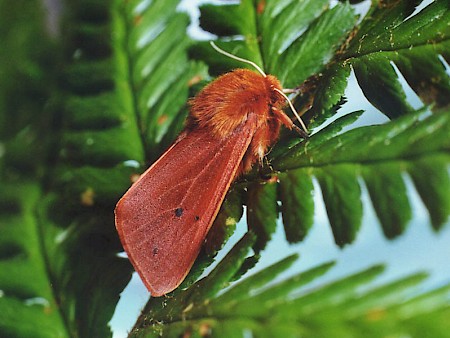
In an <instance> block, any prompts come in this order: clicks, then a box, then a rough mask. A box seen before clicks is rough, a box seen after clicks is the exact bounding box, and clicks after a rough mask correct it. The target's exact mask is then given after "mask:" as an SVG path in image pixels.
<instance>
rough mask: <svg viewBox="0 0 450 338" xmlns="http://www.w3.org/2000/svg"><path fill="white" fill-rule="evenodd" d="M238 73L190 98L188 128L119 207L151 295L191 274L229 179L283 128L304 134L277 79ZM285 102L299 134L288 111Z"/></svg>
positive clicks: (121, 228) (257, 158)
mask: <svg viewBox="0 0 450 338" xmlns="http://www.w3.org/2000/svg"><path fill="white" fill-rule="evenodd" d="M211 45H212V47H213V48H214V49H216V50H217V51H218V52H219V53H222V54H224V55H226V56H228V57H231V58H233V59H236V60H239V61H242V62H245V63H248V64H250V65H252V66H253V67H254V68H255V69H256V71H253V70H249V69H236V70H233V71H231V72H229V73H226V74H224V75H222V76H220V77H218V78H217V79H216V80H214V81H213V82H211V83H210V84H208V85H207V86H206V87H205V88H204V89H203V90H201V91H200V92H199V93H198V95H197V96H196V97H194V98H193V99H191V100H190V102H189V104H190V114H189V116H188V118H187V121H186V124H185V128H184V130H183V131H182V132H181V134H180V135H179V136H178V138H177V139H176V140H175V142H174V143H173V144H172V145H171V146H170V147H169V149H167V150H166V151H165V152H164V154H163V155H162V156H161V157H160V158H159V159H158V160H157V161H156V162H155V163H153V164H152V165H151V166H150V168H148V169H147V170H146V171H145V172H144V173H143V174H142V175H141V176H140V178H139V179H138V180H137V181H136V182H135V183H134V184H133V185H132V186H131V188H130V189H129V190H128V191H127V192H126V193H125V194H124V196H123V197H122V198H121V199H120V201H119V202H118V203H117V206H116V209H115V221H116V228H117V231H118V233H119V237H120V240H121V242H122V245H123V247H124V249H125V251H126V253H127V254H128V257H129V259H130V261H131V263H132V264H133V266H134V268H135V269H136V271H137V272H138V274H139V275H140V277H141V278H142V280H143V282H144V284H145V285H146V287H147V288H148V289H149V291H150V292H151V295H152V296H154V297H158V296H162V295H164V294H166V293H168V292H170V291H172V290H174V289H175V288H176V287H178V286H179V285H180V284H181V282H182V281H183V280H184V278H185V277H186V275H187V274H188V273H189V270H190V269H191V267H192V265H193V264H194V261H195V259H196V258H197V255H198V253H199V251H200V249H201V246H202V243H203V242H204V240H205V237H206V235H207V233H208V230H209V229H210V228H211V225H212V224H213V222H214V219H215V218H216V216H217V213H218V212H219V209H220V206H221V205H222V202H223V201H224V199H225V196H226V194H227V191H228V190H229V188H230V185H231V184H232V182H233V181H234V180H235V179H236V178H237V177H239V176H241V175H242V174H244V173H246V172H248V171H249V170H250V169H251V168H252V166H253V165H254V164H255V163H261V161H262V159H263V158H264V156H265V155H266V153H267V151H268V150H269V148H270V147H271V146H272V145H273V144H274V143H275V142H276V140H277V138H278V136H279V132H280V128H281V126H282V125H283V126H285V127H286V128H288V129H294V130H296V131H297V132H298V133H299V134H300V135H301V136H302V137H304V138H306V137H307V129H306V127H305V125H304V124H303V122H302V120H301V119H300V116H298V113H297V112H296V111H295V109H294V107H293V105H292V103H291V101H290V100H289V99H288V97H287V96H286V94H285V93H284V92H283V89H282V86H281V84H280V81H278V79H277V78H276V77H275V76H272V75H266V74H265V73H264V72H263V71H262V69H261V68H260V67H259V66H258V65H256V64H255V63H253V62H251V61H249V60H246V59H241V58H239V57H236V56H234V55H232V54H230V53H228V52H226V51H224V50H222V49H220V48H219V47H217V46H216V45H215V44H214V43H211ZM286 103H288V104H289V105H290V107H291V109H292V111H293V112H294V114H295V115H296V118H297V119H298V121H299V122H300V123H301V125H302V128H303V130H302V129H300V128H299V127H298V126H296V125H295V124H294V122H293V121H292V120H291V119H290V118H289V117H288V116H287V115H286V114H285V113H284V112H283V107H284V106H285V105H286Z"/></svg>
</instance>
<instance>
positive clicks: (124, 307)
mask: <svg viewBox="0 0 450 338" xmlns="http://www.w3.org/2000/svg"><path fill="white" fill-rule="evenodd" d="M199 2H206V1H199V0H186V1H183V4H182V5H181V6H180V8H181V9H183V10H189V12H190V13H191V15H192V16H193V19H192V20H193V25H192V27H191V28H190V34H193V35H195V36H196V37H200V38H204V39H208V38H210V35H208V34H207V33H202V32H199V30H198V27H196V24H197V22H198V21H197V19H198V10H196V6H197V4H198V3H199ZM429 2H430V1H425V2H424V3H423V4H422V5H421V6H420V7H419V8H418V10H420V9H422V8H423V7H424V6H425V5H426V4H427V3H429ZM357 9H358V11H359V12H360V13H364V12H365V11H366V10H367V2H366V3H365V4H362V5H359V6H358V8H357ZM441 60H442V59H441ZM446 67H447V72H448V73H450V71H449V66H448V65H446ZM399 75H400V78H402V77H401V74H399ZM403 86H404V88H405V91H406V93H407V95H408V99H409V102H410V103H411V104H412V106H413V107H415V108H419V107H421V106H422V103H421V101H420V99H419V98H418V97H417V96H416V95H415V93H414V92H413V91H412V90H411V89H410V88H409V87H408V85H407V84H406V82H404V81H403ZM346 96H347V98H348V103H347V104H345V105H344V106H343V107H342V109H341V110H340V113H339V115H344V114H347V113H349V112H352V111H355V110H361V109H362V110H365V111H366V113H364V114H363V116H362V118H360V119H359V120H358V121H357V122H356V124H355V125H354V126H361V125H369V124H379V123H384V122H386V121H387V118H386V117H385V116H384V115H382V114H381V113H380V112H378V111H377V110H376V109H375V108H374V107H373V106H371V105H370V103H369V102H368V101H367V100H365V98H364V95H363V94H362V92H361V90H360V89H359V87H358V85H357V83H356V79H355V77H354V75H353V74H352V75H351V77H350V79H349V84H348V87H347V90H346ZM404 179H405V181H406V182H407V187H408V189H409V197H410V203H411V206H412V210H413V218H412V220H411V221H410V223H409V226H408V229H407V230H406V231H405V233H404V234H403V235H402V236H400V237H399V238H397V239H395V240H391V241H388V240H386V239H385V237H384V235H383V233H382V230H381V226H380V224H379V222H378V220H377V218H376V216H375V212H374V210H373V207H372V204H371V202H370V199H369V196H368V193H367V191H366V188H365V186H364V183H363V182H361V187H362V191H363V205H364V218H363V222H362V227H361V230H360V231H359V233H358V236H357V240H356V241H355V243H354V244H352V245H348V246H346V247H345V248H343V249H340V248H338V247H337V246H336V245H335V243H334V239H333V236H332V232H331V228H330V225H329V222H328V218H327V215H326V211H325V206H324V204H323V201H322V196H321V192H320V188H319V186H318V185H317V184H316V187H315V188H316V189H315V205H316V209H315V224H314V226H313V227H312V229H311V231H310V233H309V234H308V236H307V238H306V240H304V241H303V242H302V243H299V244H295V245H289V244H288V243H287V242H286V240H285V236H284V231H283V227H282V224H281V222H279V224H278V229H277V232H276V234H275V235H274V236H273V239H272V241H271V242H270V243H269V245H268V246H267V248H266V249H265V250H264V251H263V253H262V257H261V259H260V261H259V263H258V264H257V265H256V267H255V268H254V269H253V270H251V271H250V272H249V274H253V273H255V272H256V271H258V270H261V269H263V268H264V267H267V266H268V265H271V264H273V263H274V262H276V261H279V260H280V259H282V258H284V257H286V256H288V255H289V254H292V253H299V254H300V259H299V260H298V261H297V262H296V263H295V264H294V265H293V266H292V267H291V268H290V270H288V271H287V272H285V273H284V274H283V275H281V276H280V277H279V279H284V278H286V277H288V276H289V275H292V274H296V273H298V272H301V271H305V270H307V269H309V268H311V267H314V266H317V265H319V264H321V263H324V262H328V261H331V260H335V261H336V262H337V264H336V265H335V266H334V267H333V268H332V269H331V270H330V271H329V272H328V273H327V274H326V275H325V276H323V277H322V278H319V279H318V280H317V281H316V282H315V284H314V285H316V286H317V285H320V284H324V283H327V282H329V281H331V280H335V279H336V278H339V277H343V276H346V275H348V274H350V273H353V272H357V271H360V270H363V269H365V268H367V267H369V266H371V265H374V264H379V263H384V264H386V266H387V269H386V271H385V273H384V274H383V275H382V276H381V277H380V278H378V279H377V280H375V281H374V283H384V282H387V281H390V280H393V279H396V278H399V277H402V276H406V275H408V274H411V273H416V272H419V271H426V272H429V273H430V278H429V279H428V280H427V281H426V282H425V283H424V284H423V285H422V287H423V288H432V287H438V286H440V285H443V284H447V283H450V264H449V257H450V226H449V225H450V224H447V226H445V227H444V228H443V229H442V230H441V231H440V232H439V233H436V232H435V231H433V229H432V227H431V225H430V220H429V216H428V213H427V210H426V209H425V207H424V205H423V203H422V201H421V200H420V197H419V196H418V194H417V192H416V191H415V188H414V186H413V185H412V183H411V180H410V178H409V177H408V176H407V175H405V176H404ZM246 231H247V225H246V222H245V219H243V220H241V222H240V223H239V224H238V226H237V231H236V232H235V234H234V235H233V236H232V238H231V239H230V241H229V242H228V243H227V245H226V247H225V249H224V250H222V252H221V254H220V255H219V257H218V259H220V257H223V256H224V254H225V253H226V252H227V251H228V250H229V249H230V248H231V247H232V245H233V244H234V243H236V242H237V241H238V240H239V239H240V238H241V237H242V236H243V234H244V233H245V232H246ZM311 286H312V285H308V286H307V287H308V288H309V287H311ZM148 297H149V293H148V292H147V290H146V288H145V286H144V285H143V284H142V282H141V281H140V279H139V277H137V275H136V274H134V276H133V279H132V280H131V282H130V284H129V285H128V287H127V288H126V289H125V290H124V292H123V293H122V297H121V299H120V301H119V304H118V306H117V309H116V312H115V314H114V317H113V319H112V320H111V322H110V325H111V327H112V329H113V332H114V335H113V337H114V338H123V337H126V336H127V332H128V331H129V330H130V329H131V327H132V326H133V324H134V322H135V320H136V318H137V316H138V315H139V313H140V309H141V308H142V307H143V306H144V305H145V303H146V302H147V300H148Z"/></svg>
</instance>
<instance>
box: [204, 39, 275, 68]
mask: <svg viewBox="0 0 450 338" xmlns="http://www.w3.org/2000/svg"><path fill="white" fill-rule="evenodd" d="M209 43H210V44H211V46H212V48H214V49H215V50H216V51H217V52H219V53H220V54H223V55H225V56H228V57H229V58H231V59H234V60H237V61H241V62H245V63H247V64H249V65H252V66H253V67H255V68H256V70H257V71H258V72H260V73H261V75H262V76H264V77H267V75H266V73H264V71H263V70H262V69H261V68H260V67H259V66H258V65H257V64H256V63H254V62H253V61H250V60H247V59H243V58H240V57H239V56H236V55H233V54H231V53H228V52H226V51H224V50H223V49H221V48H219V47H217V45H216V44H215V43H214V42H213V41H210V42H209Z"/></svg>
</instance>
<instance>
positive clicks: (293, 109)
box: [274, 88, 308, 133]
mask: <svg viewBox="0 0 450 338" xmlns="http://www.w3.org/2000/svg"><path fill="white" fill-rule="evenodd" d="M274 90H275V91H277V92H278V93H280V94H281V95H282V96H283V97H284V98H285V99H286V101H287V103H288V104H289V107H290V108H291V110H292V112H293V113H294V115H295V117H296V118H297V120H298V121H299V122H300V124H301V125H302V128H303V130H304V131H305V132H306V133H308V129H307V128H306V126H305V124H304V123H303V120H302V119H301V117H300V115H298V113H297V110H295V108H294V105H293V104H292V102H291V100H290V99H289V98H288V97H287V95H286V94H285V93H283V91H282V90H279V89H278V88H274Z"/></svg>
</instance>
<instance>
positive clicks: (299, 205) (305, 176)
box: [279, 169, 314, 243]
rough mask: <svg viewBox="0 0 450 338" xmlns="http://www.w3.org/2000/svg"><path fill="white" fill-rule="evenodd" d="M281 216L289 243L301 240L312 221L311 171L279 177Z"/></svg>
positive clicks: (291, 172)
mask: <svg viewBox="0 0 450 338" xmlns="http://www.w3.org/2000/svg"><path fill="white" fill-rule="evenodd" d="M279 190H280V191H279V196H280V201H281V215H282V216H283V225H284V230H285V233H286V239H287V241H288V242H290V243H296V242H299V241H301V240H303V239H304V238H305V237H306V234H307V233H308V230H309V229H310V228H311V227H312V225H313V221H314V186H313V182H312V176H311V171H309V170H307V169H306V170H303V169H299V170H294V171H288V172H286V173H285V174H283V175H280V189H279Z"/></svg>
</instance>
